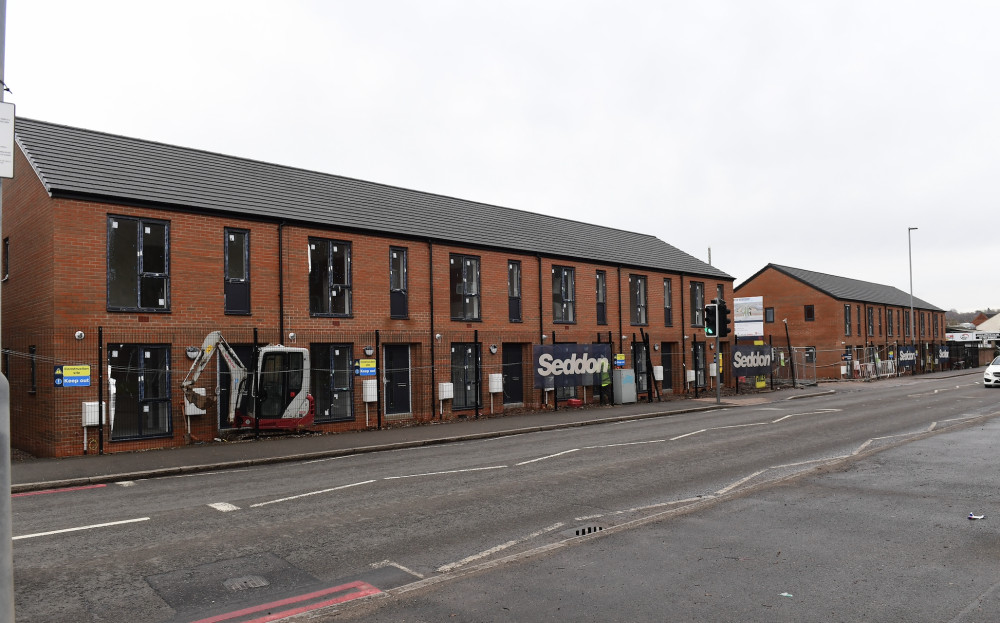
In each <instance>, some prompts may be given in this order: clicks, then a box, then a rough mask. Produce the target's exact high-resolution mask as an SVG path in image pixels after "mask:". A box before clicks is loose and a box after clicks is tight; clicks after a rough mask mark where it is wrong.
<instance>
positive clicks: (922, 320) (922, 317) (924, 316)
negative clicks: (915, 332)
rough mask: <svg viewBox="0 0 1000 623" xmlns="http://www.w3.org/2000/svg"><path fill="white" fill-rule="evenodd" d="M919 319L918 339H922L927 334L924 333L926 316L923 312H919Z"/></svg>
mask: <svg viewBox="0 0 1000 623" xmlns="http://www.w3.org/2000/svg"><path fill="white" fill-rule="evenodd" d="M919 318H920V337H924V335H926V334H927V333H926V331H925V329H926V325H927V323H926V322H924V321H925V320H927V314H925V313H924V312H920V316H919Z"/></svg>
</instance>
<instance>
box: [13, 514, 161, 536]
mask: <svg viewBox="0 0 1000 623" xmlns="http://www.w3.org/2000/svg"><path fill="white" fill-rule="evenodd" d="M140 521H149V517H139V518H137V519H124V520H122V521H109V522H108V523H98V524H93V525H90V526H80V527H78V528H64V529H62V530H50V531H49V532H37V533H35V534H22V535H21V536H15V537H13V538H12V539H11V540H12V541H18V540H21V539H34V538H36V537H40V536H51V535H53V534H65V533H67V532H79V531H81V530H93V529H95V528H108V527H111V526H121V525H124V524H129V523H138V522H140Z"/></svg>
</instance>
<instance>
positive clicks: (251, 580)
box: [222, 575, 270, 591]
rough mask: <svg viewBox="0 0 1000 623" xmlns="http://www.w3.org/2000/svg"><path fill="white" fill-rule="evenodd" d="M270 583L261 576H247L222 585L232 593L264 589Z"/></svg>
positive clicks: (232, 579) (229, 580) (230, 580)
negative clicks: (249, 589)
mask: <svg viewBox="0 0 1000 623" xmlns="http://www.w3.org/2000/svg"><path fill="white" fill-rule="evenodd" d="M269 584H270V582H268V581H267V580H265V579H264V578H262V577H261V576H259V575H245V576H243V577H242V578H230V579H228V580H226V581H225V582H223V583H222V585H223V586H225V587H226V588H228V589H229V590H231V591H245V590H247V589H248V588H263V587H265V586H268V585H269Z"/></svg>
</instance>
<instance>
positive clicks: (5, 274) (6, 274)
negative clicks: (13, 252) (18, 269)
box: [2, 238, 10, 281]
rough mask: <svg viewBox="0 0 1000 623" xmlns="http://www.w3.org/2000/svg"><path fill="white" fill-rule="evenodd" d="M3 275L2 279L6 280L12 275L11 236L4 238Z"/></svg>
mask: <svg viewBox="0 0 1000 623" xmlns="http://www.w3.org/2000/svg"><path fill="white" fill-rule="evenodd" d="M2 271H3V277H2V279H3V280H5V281H6V279H7V277H10V238H4V239H3V268H2Z"/></svg>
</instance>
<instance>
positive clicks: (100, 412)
mask: <svg viewBox="0 0 1000 623" xmlns="http://www.w3.org/2000/svg"><path fill="white" fill-rule="evenodd" d="M110 402H111V396H108V403H109V404H108V414H110V413H111V408H110V407H111V405H110ZM97 454H98V455H101V454H104V327H103V326H100V327H97Z"/></svg>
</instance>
